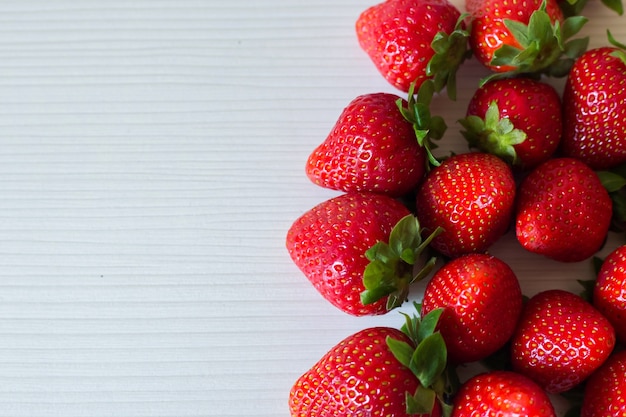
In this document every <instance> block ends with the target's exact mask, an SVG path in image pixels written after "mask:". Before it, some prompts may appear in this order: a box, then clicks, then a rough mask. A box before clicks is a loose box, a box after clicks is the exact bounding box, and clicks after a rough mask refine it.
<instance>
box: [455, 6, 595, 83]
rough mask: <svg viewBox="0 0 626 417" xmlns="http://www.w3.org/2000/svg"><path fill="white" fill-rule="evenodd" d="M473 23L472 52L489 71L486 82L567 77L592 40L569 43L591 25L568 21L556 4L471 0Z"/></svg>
mask: <svg viewBox="0 0 626 417" xmlns="http://www.w3.org/2000/svg"><path fill="white" fill-rule="evenodd" d="M466 7H467V10H469V11H471V15H472V23H471V33H470V40H469V42H470V47H471V49H472V50H473V52H474V55H475V56H476V58H477V59H478V61H479V62H481V63H482V64H483V65H485V66H486V67H487V68H489V69H490V70H492V71H494V72H495V74H492V75H491V76H490V77H487V78H486V79H493V78H502V77H508V76H511V75H514V74H524V73H532V74H547V75H550V76H558V77H562V76H565V75H566V74H567V71H568V69H569V68H570V67H571V65H572V61H573V57H576V56H578V55H580V54H581V53H582V52H583V51H584V50H585V49H586V48H587V45H588V39H587V38H581V39H574V40H570V41H568V38H569V37H571V36H573V35H575V34H576V33H577V32H578V31H580V29H581V28H582V26H583V25H584V24H585V23H586V21H587V20H586V19H585V18H584V17H581V16H572V17H569V18H567V20H566V19H565V18H564V16H563V13H562V11H561V9H560V8H559V5H558V2H557V0H513V1H505V0H482V1H480V0H478V1H477V0H467V1H466Z"/></svg>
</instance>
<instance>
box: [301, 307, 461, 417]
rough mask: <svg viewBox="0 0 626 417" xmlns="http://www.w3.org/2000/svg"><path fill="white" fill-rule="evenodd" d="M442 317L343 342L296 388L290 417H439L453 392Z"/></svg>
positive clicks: (409, 322) (413, 320) (436, 314)
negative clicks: (440, 328) (439, 321)
mask: <svg viewBox="0 0 626 417" xmlns="http://www.w3.org/2000/svg"><path fill="white" fill-rule="evenodd" d="M439 314H440V312H439V311H436V312H434V313H432V314H431V315H428V316H425V317H424V318H423V320H421V321H420V319H419V318H418V317H413V318H410V317H408V316H406V317H407V321H406V325H405V326H404V330H405V332H404V333H403V332H402V331H400V330H397V329H394V328H390V327H372V328H368V329H364V330H361V331H359V332H357V333H355V334H353V335H351V336H348V337H347V338H345V339H344V340H343V341H341V342H340V343H338V344H337V345H336V346H335V347H333V348H332V349H330V351H329V352H328V353H326V354H325V355H324V356H323V357H322V358H321V359H320V360H319V361H318V362H317V363H316V364H315V365H314V366H313V367H311V369H309V370H308V371H307V372H305V373H304V374H303V375H302V376H301V377H300V378H298V380H297V381H296V382H295V384H294V385H293V387H292V389H291V391H290V394H289V408H290V410H291V415H292V417H338V416H346V417H348V416H350V417H352V416H362V417H365V416H380V417H408V416H409V415H411V416H414V415H418V416H423V417H426V416H429V415H430V416H432V417H438V416H440V415H441V413H442V409H446V410H447V409H449V407H450V406H449V405H448V404H447V403H446V402H445V397H446V396H448V395H449V394H451V391H449V390H448V388H449V387H450V383H449V380H448V379H447V375H448V370H447V368H446V356H445V353H446V349H445V344H444V342H443V339H442V338H441V335H440V334H439V333H438V332H435V331H434V330H435V327H436V325H437V319H438V317H439Z"/></svg>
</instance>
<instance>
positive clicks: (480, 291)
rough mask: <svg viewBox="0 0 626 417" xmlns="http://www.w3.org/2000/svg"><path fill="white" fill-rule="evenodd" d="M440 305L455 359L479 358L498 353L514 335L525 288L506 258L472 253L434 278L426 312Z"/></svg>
mask: <svg viewBox="0 0 626 417" xmlns="http://www.w3.org/2000/svg"><path fill="white" fill-rule="evenodd" d="M437 308H444V311H443V313H442V315H441V318H440V319H439V326H438V329H439V331H440V332H441V334H442V336H443V338H444V340H445V342H446V347H447V349H448V359H449V360H450V362H453V363H457V364H459V363H466V362H474V361H479V360H482V359H484V358H486V357H487V356H489V355H491V354H493V353H495V352H496V351H497V350H499V349H500V348H502V347H503V346H504V345H505V344H506V342H507V341H508V340H509V339H510V337H511V336H512V335H513V332H514V331H515V326H516V324H517V321H518V319H519V315H520V313H521V311H522V291H521V288H520V285H519V282H518V280H517V277H516V276H515V273H514V272H513V270H512V269H511V268H510V267H509V266H508V265H507V264H506V263H505V262H503V261H502V260H500V259H498V258H496V257H494V256H491V255H487V254H468V255H463V256H461V257H459V258H456V259H453V260H452V261H450V262H448V263H446V264H445V265H443V266H442V267H441V268H440V269H439V270H437V272H436V273H435V274H434V275H433V277H432V278H431V280H430V281H429V282H428V284H427V286H426V289H425V291H424V299H423V302H422V313H423V314H427V313H429V312H430V311H432V310H434V309H437Z"/></svg>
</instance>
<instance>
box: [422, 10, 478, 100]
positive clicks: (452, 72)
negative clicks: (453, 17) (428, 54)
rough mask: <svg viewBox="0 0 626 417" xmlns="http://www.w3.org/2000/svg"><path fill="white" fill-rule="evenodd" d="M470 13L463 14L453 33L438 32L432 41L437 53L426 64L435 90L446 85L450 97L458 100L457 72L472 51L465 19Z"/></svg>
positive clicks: (432, 46)
mask: <svg viewBox="0 0 626 417" xmlns="http://www.w3.org/2000/svg"><path fill="white" fill-rule="evenodd" d="M468 16H469V14H467V13H465V14H461V16H459V18H458V19H457V22H456V25H455V27H454V30H453V31H452V33H450V34H447V33H445V32H443V31H441V32H438V33H437V34H436V35H435V36H434V38H433V41H432V42H431V45H430V46H431V48H432V49H433V51H435V54H434V55H433V57H432V58H431V59H430V61H429V62H428V64H427V66H426V75H428V76H430V77H432V79H433V81H434V84H433V87H434V89H435V91H437V92H439V91H441V90H443V88H444V87H445V88H446V90H447V93H448V97H449V98H450V99H452V100H456V74H457V71H458V69H459V67H460V66H461V64H462V63H463V62H464V61H465V60H466V59H469V58H470V57H471V55H472V51H471V49H470V48H469V46H468V39H469V36H470V33H469V31H468V30H467V29H466V28H465V20H466V19H467V17H468Z"/></svg>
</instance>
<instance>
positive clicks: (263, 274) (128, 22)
mask: <svg viewBox="0 0 626 417" xmlns="http://www.w3.org/2000/svg"><path fill="white" fill-rule="evenodd" d="M370 4H373V3H372V2H370V3H369V4H366V3H363V2H360V1H356V0H341V1H336V0H333V1H329V0H324V1H315V2H308V3H306V4H305V2H300V1H296V0H291V1H280V0H273V1H272V0H259V1H255V2H252V3H251V2H249V1H244V0H230V1H228V2H221V1H211V0H209V1H206V0H205V1H202V0H156V1H147V0H138V1H131V2H126V1H122V0H112V1H106V2H105V1H95V0H85V1H83V0H81V1H69V0H57V1H54V2H48V1H43V0H40V1H34V0H24V1H20V2H0V417H5V416H6V417H9V416H10V417H26V416H28V417H39V416H46V417H48V416H59V417H79V416H80V417H82V416H89V417H95V416H98V417H105V416H116V417H122V416H123V417H191V416H193V417H201V416H202V417H243V416H252V415H253V416H257V417H276V416H282V417H286V416H288V414H289V413H288V410H287V405H286V404H287V402H286V401H287V393H288V391H289V388H290V386H291V384H292V383H293V381H295V379H296V378H297V376H298V375H299V374H300V373H301V372H303V371H304V370H306V369H307V368H308V367H309V366H310V365H312V364H313V363H314V362H315V361H316V360H317V358H318V357H319V356H320V355H321V354H322V353H324V352H325V351H326V350H327V349H328V348H329V347H330V346H332V345H333V344H335V343H336V342H337V341H339V340H340V339H342V338H343V337H345V336H346V335H348V334H349V333H351V332H353V331H356V330H359V329H361V328H363V327H365V326H370V325H378V324H389V325H394V326H396V325H399V323H400V322H399V316H398V315H396V314H395V313H392V314H390V315H388V316H384V317H376V318H361V319H357V318H352V317H347V316H345V315H344V314H343V313H340V312H338V311H336V310H335V309H334V308H333V307H331V306H329V305H328V304H327V303H326V302H325V301H323V300H322V299H321V297H319V296H318V294H317V293H316V292H315V291H314V290H313V289H312V287H311V286H310V285H309V284H308V283H307V282H305V281H306V280H305V279H304V278H303V277H302V276H301V275H300V273H299V272H298V271H297V270H296V269H295V267H294V266H293V265H292V264H291V262H290V260H289V259H288V255H287V253H286V250H285V248H284V235H285V232H286V230H287V228H288V227H289V225H290V224H291V222H292V221H293V220H294V219H295V218H296V217H297V216H298V215H299V214H300V213H302V212H303V211H305V210H307V209H308V208H310V207H311V206H313V205H314V204H317V203H318V202H320V201H322V200H323V199H326V198H328V197H330V196H332V195H335V194H336V193H334V192H331V191H328V190H322V189H319V188H317V187H315V186H313V185H312V184H311V183H309V182H308V180H307V179H306V178H305V176H304V169H303V163H304V160H305V158H306V156H307V155H308V153H309V152H310V151H311V149H312V148H313V147H314V146H315V145H316V144H317V143H319V142H320V141H321V140H322V139H323V138H324V137H325V136H326V134H327V133H328V130H329V129H330V127H331V126H332V125H333V124H334V121H335V119H336V117H337V115H338V114H339V112H340V110H341V109H342V108H343V107H344V106H345V105H346V104H347V103H348V102H349V101H350V100H351V99H352V98H353V97H355V96H356V95H358V94H362V93H365V92H372V91H393V89H392V88H391V87H390V86H389V85H387V84H386V82H385V81H384V80H382V79H381V77H380V76H379V75H378V74H377V73H376V72H375V70H374V68H373V67H372V65H371V64H370V63H369V61H368V60H367V58H366V57H365V56H364V54H363V53H362V52H361V51H360V49H359V48H358V45H357V43H356V39H355V36H354V31H353V25H354V21H355V19H356V17H357V16H358V14H359V13H360V12H361V11H362V10H363V9H364V8H365V7H367V6H369V5H370ZM456 4H457V5H461V3H460V2H459V1H457V2H456ZM588 9H589V11H590V13H589V15H590V17H591V18H592V21H591V22H590V24H589V25H588V26H587V28H586V30H587V31H588V32H589V33H590V34H592V35H593V37H592V44H593V45H597V44H601V43H603V41H604V35H603V33H604V32H603V31H604V28H605V27H607V26H610V27H611V28H612V30H613V32H614V34H615V35H616V37H618V38H620V39H624V38H626V29H625V26H624V18H623V17H619V18H618V17H616V16H614V15H612V14H611V13H610V12H608V11H606V10H604V9H603V8H602V7H601V6H600V4H599V2H597V1H595V0H592V1H591V4H590V6H589V7H588ZM609 24H610V25H609ZM481 71H482V69H481V68H478V67H477V66H476V65H475V64H474V63H469V64H468V65H467V66H466V67H465V68H464V69H463V71H462V77H463V80H462V82H461V83H460V91H459V100H458V102H457V103H454V104H452V105H451V104H450V103H448V102H446V101H444V100H440V101H437V100H436V102H435V103H434V106H435V111H440V112H441V113H442V114H443V115H445V117H446V118H447V120H448V121H449V124H450V125H451V126H454V123H455V120H456V119H457V118H459V117H460V116H461V115H462V114H463V113H464V106H465V105H466V102H467V100H468V99H469V97H470V96H471V93H472V92H473V88H475V87H474V86H475V84H474V82H475V78H476V77H477V76H479V75H480V74H481ZM444 145H445V146H446V147H447V148H448V149H455V150H458V149H461V146H462V143H461V141H460V136H459V135H458V133H457V132H456V131H454V132H452V133H451V134H450V136H449V138H446V139H445V142H444ZM444 149H446V148H444ZM498 251H499V253H500V254H501V255H502V257H503V258H506V259H507V260H509V261H510V262H511V263H512V265H513V266H514V267H515V268H516V270H517V271H518V272H519V274H520V275H521V276H522V277H523V278H522V279H523V286H524V289H525V290H526V291H527V292H536V291H538V290H539V289H541V288H545V287H548V286H560V287H566V288H571V287H572V286H575V283H574V281H573V280H574V279H575V278H577V277H580V276H585V274H586V273H587V271H586V269H585V268H586V265H568V266H567V267H563V266H562V265H555V264H552V263H550V262H547V261H543V260H538V259H536V258H534V257H531V256H529V255H526V254H520V253H519V251H518V250H517V248H516V247H515V242H514V241H513V240H512V239H510V238H508V239H504V241H503V243H502V245H500V246H499V248H498ZM419 291H420V289H419V288H416V289H415V292H414V296H415V298H419Z"/></svg>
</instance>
